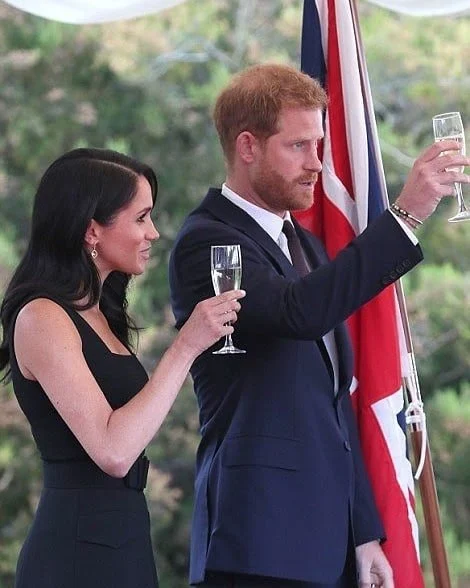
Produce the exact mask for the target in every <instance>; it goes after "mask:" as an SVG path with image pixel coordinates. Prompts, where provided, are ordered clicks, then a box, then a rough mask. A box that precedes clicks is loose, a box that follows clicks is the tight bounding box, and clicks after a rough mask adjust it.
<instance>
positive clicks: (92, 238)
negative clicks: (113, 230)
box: [85, 218, 99, 247]
mask: <svg viewBox="0 0 470 588" xmlns="http://www.w3.org/2000/svg"><path fill="white" fill-rule="evenodd" d="M98 241H99V226H98V223H97V222H96V221H95V219H94V218H92V219H91V221H90V224H89V225H88V228H87V230H86V232H85V243H86V244H87V245H89V246H90V247H94V246H95V245H96V244H97V243H98Z"/></svg>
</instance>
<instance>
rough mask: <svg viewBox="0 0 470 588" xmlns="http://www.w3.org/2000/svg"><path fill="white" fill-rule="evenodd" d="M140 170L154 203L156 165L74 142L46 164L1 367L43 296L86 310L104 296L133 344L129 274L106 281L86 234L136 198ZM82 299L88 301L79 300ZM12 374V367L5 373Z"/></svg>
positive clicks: (115, 327) (10, 296)
mask: <svg viewBox="0 0 470 588" xmlns="http://www.w3.org/2000/svg"><path fill="white" fill-rule="evenodd" d="M139 176H144V177H145V178H146V179H147V180H148V182H149V184H150V186H151V189H152V198H153V202H154V204H155V199H156V196H157V189H158V184H157V178H156V175H155V172H154V171H153V170H152V169H151V168H150V167H149V166H147V165H145V164H143V163H140V162H138V161H136V160H135V159H132V158H131V157H128V156H126V155H123V154H121V153H117V152H116V151H111V150H108V149H87V148H81V149H74V150H73V151H69V152H68V153H65V154H64V155H62V157H59V159H57V160H56V161H54V163H52V164H51V165H50V166H49V168H48V169H47V170H46V172H45V174H44V175H43V177H42V179H41V181H40V183H39V187H38V190H37V192H36V196H35V200H34V207H33V215H32V221H31V236H30V240H29V244H28V247H27V249H26V253H25V254H24V256H23V258H22V260H21V261H20V263H19V265H18V267H17V269H16V271H15V273H14V274H13V277H12V279H11V281H10V283H9V285H8V287H7V289H6V292H5V297H4V299H3V302H2V305H1V309H0V319H1V322H2V327H3V340H2V343H1V345H0V371H2V370H4V369H5V368H7V367H8V366H9V363H10V350H11V342H12V336H13V325H14V321H15V319H16V315H17V314H18V312H19V310H20V309H21V308H22V306H24V304H25V303H26V302H27V301H28V300H30V299H33V298H37V297H39V296H44V297H49V298H52V299H55V300H56V301H57V302H58V303H60V304H63V305H65V306H68V307H72V308H76V309H80V310H85V309H87V308H90V307H92V306H93V305H95V304H96V303H97V302H98V301H99V305H100V309H101V310H102V312H103V313H104V315H105V316H106V318H107V320H108V322H109V325H110V327H111V330H112V331H113V333H114V334H115V335H116V336H117V337H118V338H119V339H120V340H121V341H122V342H123V343H124V344H126V345H129V338H130V333H131V331H132V330H135V325H134V324H133V322H132V321H131V319H130V317H129V316H128V314H127V298H126V293H127V286H128V283H129V280H130V278H131V276H130V275H129V274H124V273H122V272H117V271H115V272H112V273H111V274H110V275H109V276H108V277H107V278H106V280H105V282H104V284H103V287H101V283H100V277H99V274H98V270H97V269H96V266H95V264H94V262H93V260H92V258H91V255H90V253H89V252H88V250H87V249H86V247H85V233H86V230H87V228H88V226H89V224H90V222H91V220H92V219H95V221H96V222H97V223H99V224H101V225H110V224H112V222H113V220H114V218H115V217H116V214H117V213H118V212H119V211H120V210H122V209H124V208H125V207H126V206H128V205H129V203H130V202H131V201H132V199H133V197H134V195H135V192H136V188H137V180H138V178H139ZM84 299H85V300H87V301H88V302H87V303H86V304H83V303H79V301H82V300H84ZM9 373H10V370H9V369H8V371H7V372H6V373H5V375H4V377H3V379H4V380H5V379H6V378H8V376H9Z"/></svg>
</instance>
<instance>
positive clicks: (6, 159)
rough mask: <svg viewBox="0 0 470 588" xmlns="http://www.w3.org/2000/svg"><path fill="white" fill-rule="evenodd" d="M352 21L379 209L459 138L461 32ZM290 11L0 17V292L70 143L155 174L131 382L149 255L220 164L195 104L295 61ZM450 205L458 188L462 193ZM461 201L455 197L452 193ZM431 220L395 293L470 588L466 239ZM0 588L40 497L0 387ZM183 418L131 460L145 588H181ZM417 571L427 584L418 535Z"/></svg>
mask: <svg viewBox="0 0 470 588" xmlns="http://www.w3.org/2000/svg"><path fill="white" fill-rule="evenodd" d="M358 5H359V11H360V19H361V27H362V35H363V39H364V44H365V49H366V56H367V62H368V69H369V76H370V79H371V85H372V92H373V97H374V103H375V108H376V116H377V122H378V127H379V134H380V139H381V147H382V156H383V160H384V167H385V172H386V176H387V183H388V189H389V194H390V198H391V199H394V197H395V196H396V195H397V194H398V193H399V191H400V188H401V186H402V184H403V182H404V180H405V177H406V175H407V174H408V172H409V169H410V167H411V165H412V164H413V160H414V157H415V156H416V155H417V154H418V153H419V151H420V150H421V149H422V148H423V147H424V146H425V145H427V144H429V143H430V142H431V141H432V135H431V124H430V119H431V117H432V115H433V114H436V113H437V112H444V111H449V110H460V111H461V113H462V117H463V119H464V122H465V121H466V122H467V135H469V134H470V127H469V126H468V125H469V124H470V100H469V99H468V96H469V95H470V62H469V61H468V59H467V58H466V57H465V56H468V55H469V54H470V51H469V50H470V20H469V18H465V17H460V18H450V17H449V18H444V17H441V18H436V19H418V18H411V17H403V16H400V15H398V14H393V13H390V12H388V11H385V10H382V9H379V8H377V7H374V6H372V5H370V4H368V3H366V2H360V3H358ZM301 18H302V2H301V0H257V1H256V2H253V1H251V0H217V2H214V1H213V0H197V1H196V0H188V1H187V2H186V3H184V4H182V5H179V6H177V7H175V8H172V9H171V10H167V11H164V12H162V13H160V14H157V15H154V16H149V17H145V18H141V19H136V20H132V21H125V22H118V23H111V24H106V25H90V26H81V27H75V26H71V25H64V24H59V23H55V22H50V21H46V20H43V19H40V18H36V17H33V16H30V15H27V14H24V13H21V12H19V11H17V10H15V9H13V8H10V7H7V6H6V5H4V4H2V3H0V63H1V67H0V227H1V228H0V287H3V285H4V284H5V283H6V281H7V279H8V276H9V275H10V273H11V271H12V269H13V268H14V267H15V265H16V263H17V261H18V259H19V256H20V255H21V253H22V251H23V250H24V247H25V243H26V241H27V237H28V231H29V216H30V211H31V204H32V198H33V195H34V191H35V189H36V185H37V182H38V180H39V178H40V176H41V174H42V173H43V171H44V170H45V168H46V167H47V165H48V164H49V163H50V162H51V161H52V160H53V159H55V158H56V157H57V156H58V155H60V154H61V153H63V152H64V151H66V150H68V149H71V148H73V147H76V146H80V145H92V146H98V147H104V146H107V147H110V148H115V149H118V150H122V151H125V152H128V153H130V154H132V155H134V156H136V157H138V158H140V159H142V160H144V161H147V162H148V163H150V164H151V165H152V166H153V167H154V168H155V169H156V170H157V173H158V176H159V183H160V190H159V196H158V202H157V206H156V210H155V213H154V214H155V221H156V224H157V227H158V229H159V231H160V233H161V239H160V241H159V244H158V246H157V247H156V249H155V257H154V259H153V260H152V265H151V267H150V269H149V271H148V272H147V274H146V276H145V277H142V278H139V279H136V280H135V282H134V284H133V286H132V289H131V295H130V298H131V306H132V310H133V313H134V315H135V317H136V319H137V322H138V324H139V325H141V326H146V327H147V328H146V329H145V330H143V331H142V332H141V335H140V342H139V354H140V357H141V358H142V360H143V362H144V364H145V365H146V367H147V368H148V369H151V368H152V366H153V364H154V362H155V360H156V359H158V356H159V355H160V354H161V353H162V350H163V349H164V348H165V347H167V346H168V344H169V343H170V341H171V340H172V337H173V327H172V324H173V318H172V315H171V311H170V309H169V304H168V285H167V258H168V252H169V249H170V247H171V244H172V241H173V239H174V236H175V233H176V231H177V229H178V227H179V226H180V224H181V222H182V219H183V218H184V216H185V215H186V214H187V212H188V211H189V210H190V209H191V208H192V207H193V206H194V205H195V204H196V203H197V202H198V201H199V200H200V199H201V197H202V196H203V194H204V193H205V191H206V189H207V187H208V186H209V185H217V184H220V182H221V181H222V179H223V174H224V168H223V161H222V157H221V154H220V150H219V147H218V144H217V140H216V136H215V132H214V129H213V126H212V123H211V117H210V114H211V107H212V103H213V100H214V98H215V96H216V94H217V92H218V91H219V89H220V88H221V87H222V86H223V85H224V84H225V83H226V82H227V80H228V79H229V77H230V76H231V75H232V73H233V72H235V71H237V70H239V69H240V68H242V67H244V66H245V65H248V64H251V63H257V62H261V61H281V62H286V63H292V64H294V65H298V64H299V53H300V31H301ZM467 192H468V190H467ZM467 197H468V200H469V202H470V194H467ZM454 209H455V202H453V201H450V202H448V203H444V204H442V205H441V206H440V209H439V211H438V213H437V214H436V215H435V216H434V217H433V218H432V219H431V220H430V221H429V222H427V223H426V225H425V226H424V227H423V228H422V229H421V232H420V234H419V238H420V241H421V243H422V245H423V248H424V251H425V257H426V262H425V263H424V264H422V265H421V266H420V267H419V268H417V269H416V270H415V271H413V272H412V273H411V274H410V275H409V276H407V278H406V281H405V286H406V292H407V302H408V312H409V317H410V323H411V328H412V333H413V341H414V347H415V352H416V358H417V363H418V371H419V374H420V381H421V386H422V392H423V396H424V400H425V406H426V408H427V413H428V423H429V431H430V437H431V443H432V445H431V446H432V449H433V457H434V467H435V472H436V480H437V484H438V491H439V496H440V502H441V513H442V520H443V525H444V532H445V541H446V546H447V549H448V557H449V562H450V566H451V570H452V575H453V585H454V586H458V587H461V588H464V587H468V586H470V534H469V531H468V529H469V528H470V499H469V496H470V465H469V459H468V455H469V454H470V445H469V444H470V387H469V386H470V385H469V384H468V382H469V381H470V358H469V351H470V318H469V306H470V305H469V302H470V299H469V291H470V257H469V255H468V253H467V251H468V250H467V247H469V245H470V233H469V230H470V226H468V225H466V224H465V223H463V224H461V225H459V226H456V225H450V224H449V223H447V222H446V217H447V216H449V215H450V211H451V210H454ZM0 407H1V408H0V588H10V587H12V586H13V581H14V580H13V577H14V567H15V562H16V558H17V554H18V550H19V548H20V546H21V543H22V541H23V539H24V537H25V535H26V532H27V528H28V525H29V523H30V520H31V516H32V514H33V513H34V509H35V505H36V502H37V498H38V493H39V491H40V466H39V461H38V458H37V455H36V452H35V449H34V446H33V444H32V440H31V436H30V432H29V428H28V425H27V423H26V422H25V419H24V417H23V416H22V415H21V414H20V412H19V410H18V407H17V405H16V401H15V399H14V397H13V394H12V391H11V389H10V388H9V387H1V388H0ZM197 442H198V417H197V407H196V403H195V399H194V397H193V394H192V391H191V385H190V382H188V383H187V385H186V386H185V388H184V390H183V391H182V392H181V394H180V396H179V398H178V400H177V402H176V404H175V407H174V408H173V410H172V412H171V413H170V416H169V417H168V419H167V420H166V422H165V423H164V425H163V427H162V429H161V431H160V432H159V434H158V435H157V437H156V439H155V441H154V442H153V443H152V444H151V446H150V448H149V455H150V457H151V460H152V464H153V467H152V470H151V478H150V484H149V487H148V489H147V496H148V499H149V506H150V511H151V516H152V524H153V527H152V529H153V539H154V543H155V546H156V558H157V564H158V568H159V572H160V578H161V586H162V588H182V587H183V586H186V585H187V582H186V574H187V565H188V549H187V548H188V541H189V526H190V513H191V499H192V475H193V467H194V466H193V464H194V456H195V450H196V447H197ZM421 542H422V554H423V559H422V560H423V569H424V570H425V574H426V578H427V582H426V585H427V586H432V585H433V582H432V574H431V565H430V560H429V554H428V551H427V546H426V541H425V537H424V533H422V541H421Z"/></svg>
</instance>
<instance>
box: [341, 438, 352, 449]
mask: <svg viewBox="0 0 470 588" xmlns="http://www.w3.org/2000/svg"><path fill="white" fill-rule="evenodd" d="M343 445H344V448H345V449H346V451H351V445H350V444H349V441H346V440H345V441H344V443H343Z"/></svg>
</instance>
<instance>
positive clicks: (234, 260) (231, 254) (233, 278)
mask: <svg viewBox="0 0 470 588" xmlns="http://www.w3.org/2000/svg"><path fill="white" fill-rule="evenodd" d="M211 276H212V285H213V286H214V291H215V293H216V294H217V295H219V294H222V293H223V292H228V291H229V290H238V289H239V288H240V283H241V281H242V253H241V249H240V245H212V246H211ZM212 353H214V355H225V354H228V353H246V351H245V350H244V349H238V347H235V345H234V344H233V341H232V335H226V336H225V344H224V346H223V347H222V348H221V349H219V350H218V351H213V352H212Z"/></svg>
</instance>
